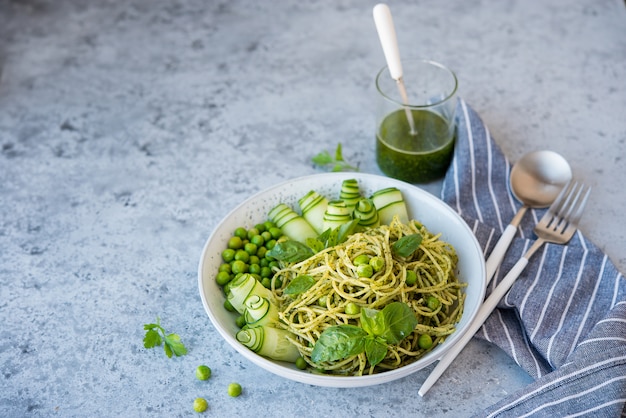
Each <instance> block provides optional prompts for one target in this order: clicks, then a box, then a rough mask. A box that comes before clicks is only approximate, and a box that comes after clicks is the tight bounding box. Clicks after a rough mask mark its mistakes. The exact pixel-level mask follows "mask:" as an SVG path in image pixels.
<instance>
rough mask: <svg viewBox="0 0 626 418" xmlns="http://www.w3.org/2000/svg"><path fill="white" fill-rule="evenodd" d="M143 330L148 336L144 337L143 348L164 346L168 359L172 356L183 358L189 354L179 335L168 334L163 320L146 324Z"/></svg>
mask: <svg viewBox="0 0 626 418" xmlns="http://www.w3.org/2000/svg"><path fill="white" fill-rule="evenodd" d="M143 329H144V330H145V331H146V335H144V337H143V346H144V347H145V348H154V347H157V346H160V345H161V344H163V350H164V351H165V355H166V356H167V357H170V358H171V357H172V355H176V357H178V356H182V355H185V354H187V348H186V347H185V345H184V344H183V343H182V341H181V340H180V336H178V334H171V333H170V334H167V333H166V332H165V328H163V327H162V326H161V320H160V319H159V318H158V317H157V321H156V323H153V324H144V325H143Z"/></svg>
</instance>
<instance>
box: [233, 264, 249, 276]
mask: <svg viewBox="0 0 626 418" xmlns="http://www.w3.org/2000/svg"><path fill="white" fill-rule="evenodd" d="M231 269H232V270H233V273H234V274H235V277H237V276H236V275H237V274H240V273H247V272H248V265H247V264H246V263H244V262H243V261H241V260H235V261H233V264H232V265H231Z"/></svg>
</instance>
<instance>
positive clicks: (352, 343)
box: [311, 325, 367, 363]
mask: <svg viewBox="0 0 626 418" xmlns="http://www.w3.org/2000/svg"><path fill="white" fill-rule="evenodd" d="M366 336H367V332H365V331H364V330H363V329H362V328H360V327H357V326H354V325H337V326H334V327H329V328H326V329H325V330H324V331H323V332H322V333H321V334H320V337H319V338H318V340H317V342H316V343H315V346H314V347H313V351H312V352H311V360H313V362H315V363H319V362H322V361H336V360H342V359H344V358H347V357H350V356H354V355H357V354H360V353H362V352H363V350H365V339H364V337H366Z"/></svg>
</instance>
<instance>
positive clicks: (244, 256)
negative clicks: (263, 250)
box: [235, 250, 250, 263]
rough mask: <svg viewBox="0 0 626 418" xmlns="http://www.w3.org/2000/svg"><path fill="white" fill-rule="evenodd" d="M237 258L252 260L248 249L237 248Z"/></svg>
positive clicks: (245, 260)
mask: <svg viewBox="0 0 626 418" xmlns="http://www.w3.org/2000/svg"><path fill="white" fill-rule="evenodd" d="M235 260H238V261H243V262H244V263H247V262H248V261H249V260H250V254H248V253H247V252H246V250H237V251H236V252H235Z"/></svg>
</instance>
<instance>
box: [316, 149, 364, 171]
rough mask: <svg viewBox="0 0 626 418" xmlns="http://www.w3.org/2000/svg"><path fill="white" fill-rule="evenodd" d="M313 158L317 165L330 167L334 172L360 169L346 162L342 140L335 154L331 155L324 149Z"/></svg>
mask: <svg viewBox="0 0 626 418" xmlns="http://www.w3.org/2000/svg"><path fill="white" fill-rule="evenodd" d="M311 160H312V161H313V163H314V164H315V165H317V166H319V167H322V168H326V169H330V170H331V171H333V172H339V171H359V168H358V167H356V166H354V165H352V164H350V163H348V162H346V161H345V159H344V158H343V151H342V147H341V142H340V143H339V144H337V148H336V149H335V155H334V156H333V155H331V154H330V153H329V152H328V151H326V150H324V151H322V152H320V153H319V154H317V155H315V156H314V157H313V158H312V159H311Z"/></svg>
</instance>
